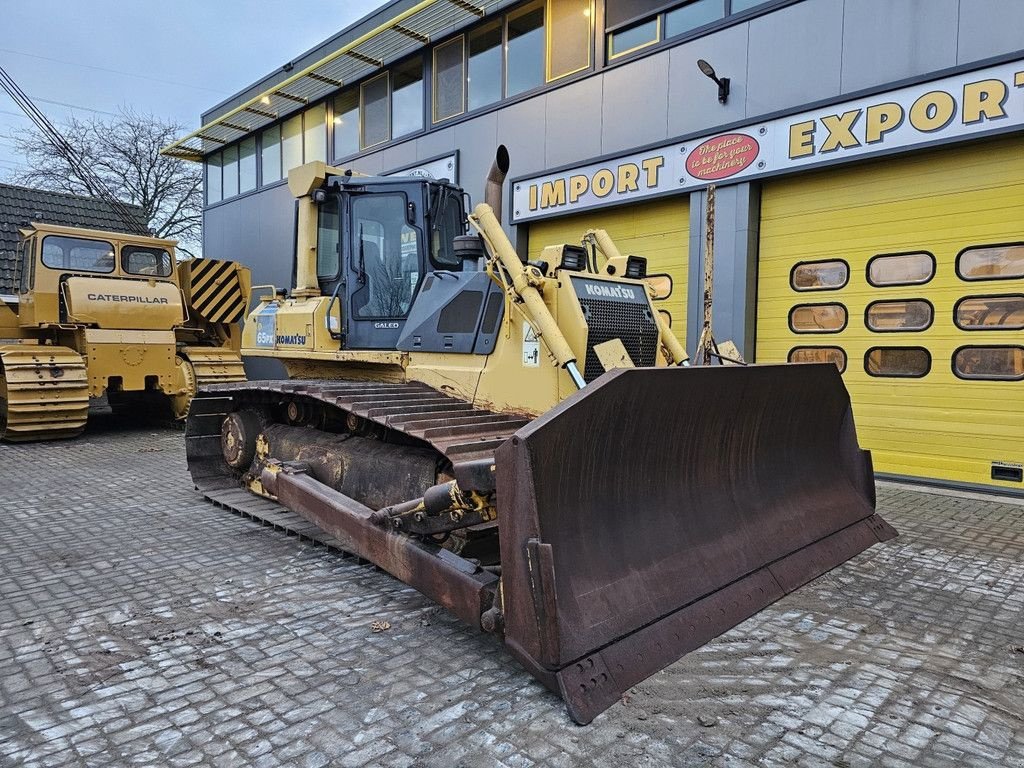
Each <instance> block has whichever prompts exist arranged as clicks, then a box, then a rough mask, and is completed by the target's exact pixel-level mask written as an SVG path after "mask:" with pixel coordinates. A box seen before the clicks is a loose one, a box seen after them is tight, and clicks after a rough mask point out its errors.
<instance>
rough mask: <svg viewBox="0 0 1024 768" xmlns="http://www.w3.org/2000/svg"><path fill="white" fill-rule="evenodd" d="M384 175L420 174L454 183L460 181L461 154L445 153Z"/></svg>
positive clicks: (425, 177)
mask: <svg viewBox="0 0 1024 768" xmlns="http://www.w3.org/2000/svg"><path fill="white" fill-rule="evenodd" d="M382 175H383V176H419V177H420V178H423V179H448V181H450V182H452V183H453V184H458V183H459V156H458V154H457V153H456V154H452V155H445V156H444V157H438V158H436V159H434V160H428V161H427V162H425V163H420V164H419V165H410V166H408V167H406V168H399V169H398V170H397V171H388V172H387V173H385V174H382Z"/></svg>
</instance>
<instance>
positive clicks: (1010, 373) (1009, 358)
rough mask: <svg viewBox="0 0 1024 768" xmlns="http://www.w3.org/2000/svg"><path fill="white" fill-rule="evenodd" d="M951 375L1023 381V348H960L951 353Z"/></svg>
mask: <svg viewBox="0 0 1024 768" xmlns="http://www.w3.org/2000/svg"><path fill="white" fill-rule="evenodd" d="M953 373H955V374H956V375H957V376H959V377H960V378H962V379H988V380H990V381H1019V380H1021V379H1024V347H1016V346H1005V347H1004V346H988V347H981V346H977V347H960V349H958V350H957V351H956V352H954V353H953Z"/></svg>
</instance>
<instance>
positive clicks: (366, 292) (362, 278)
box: [352, 194, 420, 318]
mask: <svg viewBox="0 0 1024 768" xmlns="http://www.w3.org/2000/svg"><path fill="white" fill-rule="evenodd" d="M352 261H353V264H352V269H353V271H354V272H355V273H356V281H357V283H358V284H359V287H358V288H357V289H356V290H355V291H354V292H353V293H352V308H353V312H354V314H355V316H356V317H358V318H382V317H392V318H398V317H405V316H406V315H407V314H408V313H409V307H410V306H411V305H412V299H413V294H414V293H415V290H416V286H417V285H418V284H419V280H420V242H419V230H418V229H416V228H415V227H413V226H410V225H409V223H408V221H407V220H406V201H405V195H402V194H374V195H365V196H361V197H355V198H354V199H353V200H352Z"/></svg>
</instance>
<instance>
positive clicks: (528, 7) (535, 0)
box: [495, 0, 548, 104]
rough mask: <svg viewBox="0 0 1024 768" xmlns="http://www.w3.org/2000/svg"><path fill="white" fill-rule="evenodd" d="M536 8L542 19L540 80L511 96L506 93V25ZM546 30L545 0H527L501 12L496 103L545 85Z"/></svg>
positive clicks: (523, 95) (536, 89)
mask: <svg viewBox="0 0 1024 768" xmlns="http://www.w3.org/2000/svg"><path fill="white" fill-rule="evenodd" d="M536 8H540V10H541V17H542V19H543V21H542V24H543V25H544V61H542V62H541V81H540V82H539V83H537V85H533V86H531V87H529V88H524V89H523V90H521V91H519V92H518V93H515V94H512V95H511V96H509V93H508V74H509V71H510V67H509V65H508V43H509V36H508V26H509V22H510V21H512V20H513V19H516V18H519V17H520V16H526V15H527V14H529V13H530V11H532V10H535V9H536ZM547 30H548V9H547V0H527V2H525V3H523V4H522V5H519V6H518V7H516V8H512V9H511V10H509V11H507V12H505V13H504V14H502V19H501V98H500V99H499V100H498V101H497V102H495V103H496V104H500V103H502V102H505V101H508V100H509V99H518V98H523V97H526V96H527V95H528V94H532V93H534V92H536V91H539V90H540V89H542V88H545V87H547V82H545V80H544V77H545V75H546V74H547V57H548V52H547V45H548V32H547Z"/></svg>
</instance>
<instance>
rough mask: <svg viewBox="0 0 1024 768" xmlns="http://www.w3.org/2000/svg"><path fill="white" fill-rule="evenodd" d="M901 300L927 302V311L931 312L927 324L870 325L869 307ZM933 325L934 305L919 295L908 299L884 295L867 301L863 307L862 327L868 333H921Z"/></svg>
mask: <svg viewBox="0 0 1024 768" xmlns="http://www.w3.org/2000/svg"><path fill="white" fill-rule="evenodd" d="M901 301H902V302H911V301H919V302H921V303H923V304H927V305H928V311H929V312H930V313H931V316H930V317H929V318H928V325H926V326H924V328H874V327H872V326H871V323H869V322H868V314H869V313H870V312H871V308H872V307H873V306H875V305H876V304H895V303H898V302H901ZM933 325H935V305H934V304H932V303H931V302H930V301H929V300H928V299H924V298H921V297H914V298H910V299H891V298H889V297H886V298H884V299H875V300H874V301H869V302H868V305H867V306H866V307H864V327H865V328H866V329H867V330H868V332H869V333H921V332H922V331H927V330H928V329H929V328H931V327H932V326H933Z"/></svg>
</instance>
